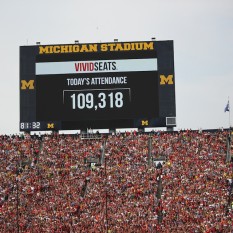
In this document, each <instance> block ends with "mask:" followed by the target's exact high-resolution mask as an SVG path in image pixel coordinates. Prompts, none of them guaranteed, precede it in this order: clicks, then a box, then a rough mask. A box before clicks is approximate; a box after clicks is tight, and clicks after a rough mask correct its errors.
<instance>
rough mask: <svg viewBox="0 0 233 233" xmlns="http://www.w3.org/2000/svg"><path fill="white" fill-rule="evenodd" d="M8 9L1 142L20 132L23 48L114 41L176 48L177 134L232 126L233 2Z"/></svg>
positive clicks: (69, 3) (2, 14) (43, 3)
mask: <svg viewBox="0 0 233 233" xmlns="http://www.w3.org/2000/svg"><path fill="white" fill-rule="evenodd" d="M0 3H1V5H0V28H1V36H0V42H1V43H0V51H1V53H0V64H1V66H0V67H1V76H0V80H1V82H0V109H1V110H0V111H1V114H0V134H4V133H8V134H10V133H18V132H19V46H22V45H35V43H36V42H37V41H40V42H41V44H56V43H58V44H65V43H67V44H68V43H74V41H75V40H79V41H80V43H96V42H111V41H113V39H114V38H118V40H119V41H140V40H150V39H151V37H156V39H157V40H174V53H175V55H174V56H175V75H176V107H177V129H184V128H192V129H198V128H203V129H212V128H220V127H228V126H229V115H228V113H224V107H225V105H226V103H227V100H228V96H229V97H230V104H231V105H232V106H233V13H232V12H233V1H232V0H221V1H220V0H212V1H209V0H143V1H139V0H118V1H112V0H98V1H96V0H85V1H79V0H66V1H64V0H40V1H34V0H21V1H18V0H0ZM232 115H233V114H232ZM231 124H233V119H232V117H231Z"/></svg>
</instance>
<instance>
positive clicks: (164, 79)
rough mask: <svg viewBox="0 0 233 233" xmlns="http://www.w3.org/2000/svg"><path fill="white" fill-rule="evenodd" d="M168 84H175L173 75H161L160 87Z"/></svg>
mask: <svg viewBox="0 0 233 233" xmlns="http://www.w3.org/2000/svg"><path fill="white" fill-rule="evenodd" d="M166 83H167V84H169V85H172V84H174V82H173V75H172V74H169V75H168V76H167V77H166V76H165V75H160V85H165V84H166Z"/></svg>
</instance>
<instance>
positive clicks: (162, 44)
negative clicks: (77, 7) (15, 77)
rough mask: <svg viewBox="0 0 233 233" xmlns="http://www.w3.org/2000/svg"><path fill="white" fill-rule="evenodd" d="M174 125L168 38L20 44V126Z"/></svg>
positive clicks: (24, 128)
mask: <svg viewBox="0 0 233 233" xmlns="http://www.w3.org/2000/svg"><path fill="white" fill-rule="evenodd" d="M173 126H176V105H175V75H174V52H173V41H139V42H137V41H135V42H110V43H88V44H79V43H78V44H76V43H75V44H57V45H34V46H20V126H19V127H20V131H44V130H74V129H80V130H84V129H87V128H92V129H116V128H145V127H173Z"/></svg>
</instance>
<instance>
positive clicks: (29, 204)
mask: <svg viewBox="0 0 233 233" xmlns="http://www.w3.org/2000/svg"><path fill="white" fill-rule="evenodd" d="M227 134H228V132H227V131H216V132H198V131H191V130H186V131H182V132H172V133H168V132H154V133H151V134H143V133H136V132H130V133H129V132H128V133H124V134H120V133H119V134H115V135H111V134H109V135H104V136H103V137H98V138H92V139H85V140H84V139H82V138H81V136H80V135H61V134H60V135H59V134H56V133H54V134H51V135H43V136H34V135H29V134H25V135H20V136H18V135H13V136H6V135H2V136H0V164H1V165H0V232H4V233H5V232H28V233H29V232H54V233H55V232H57V233H58V232H71V233H74V232H83V233H86V232H93V233H94V232H96V233H98V232H108V233H115V232H119V233H121V232H140V233H143V232H169V233H172V232H190V233H192V232H197V233H199V232H200V233H202V232H205V233H211V232H213V233H214V232H215V233H218V232H219V233H220V232H223V233H232V231H233V225H232V218H233V212H232V206H231V205H232V174H233V167H232V162H228V163H227V162H226V138H227ZM149 142H151V145H150V143H149ZM150 153H151V157H150V156H148V154H150ZM157 157H163V158H164V159H165V161H164V162H163V165H162V166H159V167H158V166H156V165H155V164H154V163H150V162H149V160H150V159H151V158H154V159H155V158H157ZM89 158H96V159H98V161H99V163H91V162H87V161H89V160H88V159H89Z"/></svg>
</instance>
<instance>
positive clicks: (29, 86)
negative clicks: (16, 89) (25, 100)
mask: <svg viewBox="0 0 233 233" xmlns="http://www.w3.org/2000/svg"><path fill="white" fill-rule="evenodd" d="M26 89H30V90H34V80H29V81H28V82H27V81H26V80H21V90H26Z"/></svg>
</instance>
